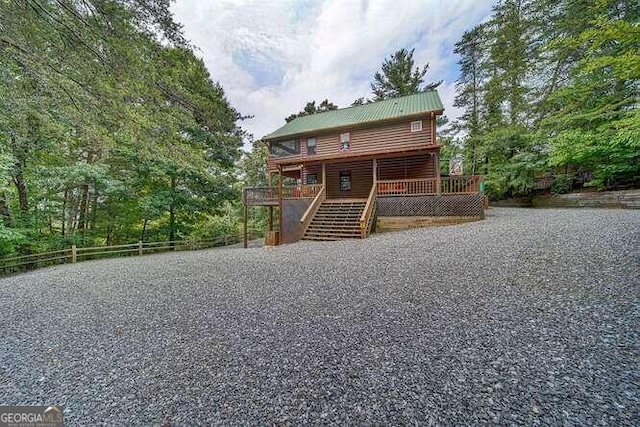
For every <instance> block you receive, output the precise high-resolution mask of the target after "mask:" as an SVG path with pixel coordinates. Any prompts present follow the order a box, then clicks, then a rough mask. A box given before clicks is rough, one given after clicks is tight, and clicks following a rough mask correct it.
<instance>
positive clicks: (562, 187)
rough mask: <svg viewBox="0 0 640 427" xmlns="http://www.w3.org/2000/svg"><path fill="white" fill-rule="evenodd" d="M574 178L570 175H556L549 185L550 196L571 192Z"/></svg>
mask: <svg viewBox="0 0 640 427" xmlns="http://www.w3.org/2000/svg"><path fill="white" fill-rule="evenodd" d="M573 179H574V176H573V174H572V173H559V174H556V176H555V177H554V180H553V184H551V194H564V193H568V192H570V191H571V189H572V188H573Z"/></svg>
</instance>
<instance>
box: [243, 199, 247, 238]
mask: <svg viewBox="0 0 640 427" xmlns="http://www.w3.org/2000/svg"><path fill="white" fill-rule="evenodd" d="M247 210H248V209H247V203H246V201H245V203H243V204H242V218H243V221H242V223H243V230H242V235H243V246H244V248H245V249H246V248H247V246H248V236H247Z"/></svg>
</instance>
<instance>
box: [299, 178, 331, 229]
mask: <svg viewBox="0 0 640 427" xmlns="http://www.w3.org/2000/svg"><path fill="white" fill-rule="evenodd" d="M326 194H327V193H326V188H325V186H324V185H323V186H322V188H321V189H320V191H318V194H316V197H314V199H313V201H312V202H311V204H310V205H309V207H308V208H307V210H306V211H305V212H304V214H303V215H302V218H300V229H301V231H302V235H303V236H304V233H306V232H307V228H309V224H311V220H312V219H313V217H314V216H315V214H316V212H317V211H318V209H319V208H320V205H321V204H322V202H324V200H325V199H326Z"/></svg>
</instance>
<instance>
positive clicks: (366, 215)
mask: <svg viewBox="0 0 640 427" xmlns="http://www.w3.org/2000/svg"><path fill="white" fill-rule="evenodd" d="M377 197H378V186H377V185H375V184H374V185H372V186H371V191H370V192H369V197H368V198H367V204H366V205H365V206H364V211H362V215H361V216H360V233H361V235H362V238H363V239H364V238H366V237H367V236H368V235H369V233H370V232H371V227H372V224H373V217H374V216H375V212H376V199H377Z"/></svg>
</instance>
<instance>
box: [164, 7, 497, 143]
mask: <svg viewBox="0 0 640 427" xmlns="http://www.w3.org/2000/svg"><path fill="white" fill-rule="evenodd" d="M493 3H494V0H326V1H321V0H297V1H294V0H176V1H175V3H174V4H173V6H172V10H173V13H174V16H175V19H176V21H178V22H180V23H181V24H182V25H183V30H184V33H185V36H186V37H187V39H189V40H190V41H191V42H192V43H193V44H194V45H195V46H196V47H197V49H198V50H197V52H196V54H197V55H198V56H199V57H201V58H203V60H204V62H205V64H206V65H207V68H208V70H209V72H210V73H211V76H212V78H213V79H214V80H216V81H219V82H220V83H221V84H222V86H223V88H224V90H225V93H226V94H227V97H228V99H229V101H230V102H231V105H233V107H235V108H236V109H237V110H238V111H239V112H240V113H241V114H243V115H252V116H254V117H253V118H252V119H248V120H245V121H244V122H243V123H242V124H241V126H242V127H243V128H244V129H246V130H247V131H248V132H250V133H251V134H253V136H254V137H255V138H256V139H260V138H262V137H263V136H265V135H267V134H269V133H271V132H273V131H275V130H276V129H278V128H279V127H281V126H282V125H284V124H285V121H284V118H285V117H287V116H288V115H290V114H292V113H295V112H298V111H300V110H301V109H302V108H303V107H304V105H305V104H306V103H307V102H308V101H312V100H316V101H317V103H319V102H320V101H322V100H324V99H329V100H330V101H332V102H333V103H335V104H337V105H338V106H339V107H341V108H342V107H348V106H349V105H350V104H351V103H352V102H353V101H354V100H355V99H356V98H359V97H362V96H364V97H370V96H371V87H370V84H371V81H372V79H373V75H374V73H375V72H376V71H378V70H379V69H380V67H381V65H382V63H383V61H384V60H385V59H386V58H388V57H389V56H390V55H391V54H392V53H393V52H395V51H396V50H398V49H400V48H408V49H413V48H415V53H414V59H415V61H416V64H417V65H420V66H422V65H424V64H427V63H428V64H429V71H428V73H427V76H426V78H425V79H426V81H427V82H431V81H438V80H443V81H444V82H443V83H442V85H441V86H440V87H439V88H438V92H439V94H440V97H441V98H442V101H443V104H444V106H445V114H446V115H447V116H448V117H449V118H450V119H451V118H455V117H457V116H458V115H459V114H460V111H459V110H458V109H457V108H455V107H454V106H453V99H454V97H455V80H456V78H457V76H458V65H457V61H458V57H457V56H456V55H454V53H453V48H454V45H455V43H456V42H457V41H458V40H460V37H461V36H462V34H463V32H464V31H465V30H467V29H470V28H472V27H473V26H474V25H476V24H478V23H480V22H482V21H484V20H485V19H486V18H487V17H488V16H489V14H490V12H491V7H492V5H493ZM247 148H248V147H247Z"/></svg>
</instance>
